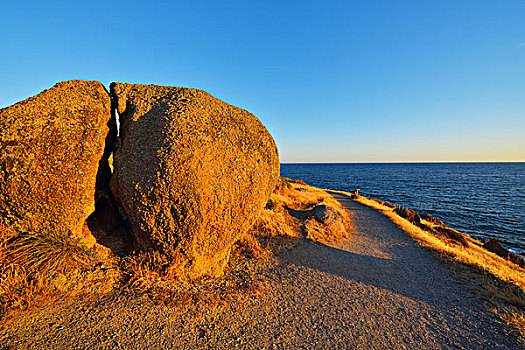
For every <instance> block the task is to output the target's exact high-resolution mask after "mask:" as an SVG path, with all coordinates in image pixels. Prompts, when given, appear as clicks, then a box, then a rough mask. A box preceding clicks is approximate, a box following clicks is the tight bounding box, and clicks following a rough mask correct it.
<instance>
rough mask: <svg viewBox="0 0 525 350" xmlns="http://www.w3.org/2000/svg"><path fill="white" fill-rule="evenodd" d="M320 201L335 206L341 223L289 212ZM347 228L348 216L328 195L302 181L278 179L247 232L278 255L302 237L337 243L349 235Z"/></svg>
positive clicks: (303, 208)
mask: <svg viewBox="0 0 525 350" xmlns="http://www.w3.org/2000/svg"><path fill="white" fill-rule="evenodd" d="M319 204H324V205H326V206H327V207H329V208H332V209H334V210H335V211H336V212H337V213H338V215H340V217H341V218H342V225H338V224H333V225H326V224H323V223H321V222H318V221H317V220H315V219H314V218H313V217H308V216H305V217H296V216H292V215H291V214H290V210H289V209H292V210H295V211H297V212H299V213H300V212H301V211H307V210H309V209H311V208H313V207H314V206H316V205H319ZM350 230H351V219H350V215H349V214H348V212H347V211H346V210H344V209H343V207H342V206H341V203H339V202H338V201H337V200H335V199H334V198H333V197H332V196H331V195H330V194H328V193H327V192H326V191H323V190H321V189H319V188H316V187H313V186H308V185H306V184H305V183H304V182H302V181H296V180H290V179H286V178H281V181H280V183H279V184H278V186H277V187H276V188H275V190H274V192H273V193H272V194H271V196H270V200H269V201H268V204H267V205H266V208H265V209H264V210H263V211H262V213H261V214H260V216H259V218H258V219H257V222H256V223H255V225H254V227H253V228H252V230H251V232H250V234H252V235H253V236H255V237H257V238H258V240H259V241H260V242H262V243H261V244H262V245H264V246H267V247H269V249H270V250H271V251H272V252H273V253H274V254H279V253H280V252H282V251H285V250H289V249H291V248H292V247H294V246H295V245H297V244H299V243H300V242H301V241H302V240H303V239H304V238H308V239H311V240H315V241H318V242H321V243H333V242H337V241H339V240H341V239H343V238H348V232H349V231H350Z"/></svg>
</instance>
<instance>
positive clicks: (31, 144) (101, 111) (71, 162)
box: [0, 80, 111, 246]
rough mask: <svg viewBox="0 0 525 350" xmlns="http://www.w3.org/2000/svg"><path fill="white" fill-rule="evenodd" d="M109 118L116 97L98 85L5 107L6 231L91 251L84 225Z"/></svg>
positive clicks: (0, 219)
mask: <svg viewBox="0 0 525 350" xmlns="http://www.w3.org/2000/svg"><path fill="white" fill-rule="evenodd" d="M110 119H111V99H110V96H109V94H108V92H107V91H106V90H105V89H104V86H103V85H102V84H101V83H99V82H96V81H81V80H73V81H65V82H61V83H58V84H56V85H55V86H54V87H53V88H51V89H48V90H45V91H43V92H41V93H40V94H38V95H36V96H34V97H31V98H28V99H27V100H25V101H22V102H19V103H17V104H15V105H13V106H10V107H7V108H3V109H0V149H1V150H2V151H1V153H0V225H5V226H8V227H10V228H11V229H13V230H15V231H17V232H37V233H43V234H45V232H49V231H55V232H59V233H64V234H67V235H69V236H72V237H75V238H81V239H82V240H83V242H84V243H85V244H86V245H88V246H92V245H93V244H94V243H95V241H94V238H93V236H92V235H91V234H90V233H89V230H87V228H86V225H85V221H86V219H87V217H88V216H89V215H90V214H91V213H92V212H93V211H94V206H95V183H96V177H97V171H98V167H99V161H100V160H101V158H102V155H103V153H104V145H105V142H104V141H105V138H106V136H107V134H108V130H109V128H108V123H109V122H110Z"/></svg>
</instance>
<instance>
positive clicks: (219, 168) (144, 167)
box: [111, 83, 279, 278]
mask: <svg viewBox="0 0 525 350" xmlns="http://www.w3.org/2000/svg"><path fill="white" fill-rule="evenodd" d="M111 94H112V96H113V98H114V100H115V101H116V103H117V109H118V114H119V118H120V136H119V141H118V142H117V145H116V149H115V154H114V166H115V173H114V175H113V178H112V180H111V189H112V191H113V194H114V195H115V197H116V199H117V200H118V201H119V202H120V204H121V205H122V207H123V209H124V211H125V213H126V215H127V218H128V220H129V224H130V227H131V230H132V234H133V235H134V238H135V240H136V243H137V244H138V245H139V246H140V247H141V248H142V249H145V250H148V249H157V250H161V251H162V252H163V253H165V254H168V255H169V256H170V257H171V259H172V261H173V262H174V263H179V266H180V267H181V270H182V271H183V274H184V275H186V276H187V277H189V278H197V277H199V276H202V275H219V274H221V273H222V270H223V268H224V266H225V264H226V263H227V261H228V259H229V254H230V249H231V246H232V244H233V242H234V241H235V240H236V239H237V238H239V237H240V235H242V234H243V233H244V232H246V231H247V230H248V228H250V227H251V226H252V224H253V223H254V221H255V220H256V218H257V216H258V215H259V213H260V211H261V210H262V208H263V207H264V205H265V204H266V202H267V201H268V198H269V196H270V193H271V192H272V190H273V188H274V186H275V183H276V181H277V180H278V178H279V158H278V153H277V148H276V145H275V142H274V140H273V139H272V137H271V135H270V134H269V133H268V131H267V130H266V128H265V127H264V126H263V125H262V124H261V122H260V121H259V120H258V119H257V118H256V117H255V116H254V115H252V114H250V113H249V112H247V111H245V110H242V109H240V108H237V107H234V106H232V105H229V104H227V103H225V102H223V101H221V100H218V99H216V98H214V97H213V96H211V95H210V94H208V93H207V92H204V91H200V90H195V89H188V88H180V87H166V86H155V85H136V84H124V83H113V84H111Z"/></svg>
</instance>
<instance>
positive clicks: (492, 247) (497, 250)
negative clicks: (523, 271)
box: [483, 239, 525, 268]
mask: <svg viewBox="0 0 525 350" xmlns="http://www.w3.org/2000/svg"><path fill="white" fill-rule="evenodd" d="M483 248H485V249H487V250H488V251H489V252H492V253H494V254H496V255H498V256H500V257H502V258H503V259H505V260H508V261H510V262H512V263H514V264H516V265H518V266H520V267H523V268H525V258H524V257H522V256H519V255H518V254H515V253H513V252H511V251H510V250H508V249H505V248H504V247H503V246H502V245H501V243H500V242H498V241H497V240H495V239H491V240H490V241H488V242H486V243H485V244H483Z"/></svg>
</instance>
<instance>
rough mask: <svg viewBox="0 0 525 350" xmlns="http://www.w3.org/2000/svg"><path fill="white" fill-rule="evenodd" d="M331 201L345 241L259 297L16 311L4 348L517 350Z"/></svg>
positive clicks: (297, 256)
mask: <svg viewBox="0 0 525 350" xmlns="http://www.w3.org/2000/svg"><path fill="white" fill-rule="evenodd" d="M335 196H336V198H337V199H338V200H340V202H342V203H343V205H344V206H345V207H346V208H347V209H348V210H349V211H350V212H351V213H352V218H353V222H354V226H355V229H354V232H353V234H352V239H351V240H349V241H345V242H342V243H340V244H338V245H337V246H334V247H330V246H326V245H322V244H318V243H311V242H307V243H305V244H302V245H300V246H299V247H297V248H295V249H293V250H291V251H289V252H287V253H284V254H281V255H280V256H279V257H278V264H277V265H276V266H272V267H268V268H267V269H266V270H264V271H263V274H264V275H265V278H266V279H267V281H268V285H267V287H266V288H264V289H263V291H262V293H261V294H260V295H259V296H257V297H254V298H251V299H249V300H247V301H245V302H243V303H239V304H238V303H233V304H229V305H226V306H222V307H216V308H212V307H210V306H203V307H202V308H201V309H200V310H199V312H198V313H197V315H196V314H195V313H194V312H191V310H189V309H187V308H178V309H173V308H167V307H164V306H155V305H153V304H152V303H151V302H149V301H147V300H143V299H137V298H130V297H119V298H117V297H114V298H105V299H103V300H94V301H79V300H76V301H72V300H70V301H65V302H61V303H56V304H54V305H49V306H47V307H45V308H42V309H39V310H35V311H33V312H31V313H25V314H23V315H20V316H18V317H17V318H16V319H15V320H14V321H13V322H12V323H11V324H9V326H8V328H6V329H4V330H2V333H0V349H2V346H4V347H6V348H8V349H10V348H15V349H25V348H30V349H236V348H238V349H521V348H525V347H524V346H523V344H515V343H512V340H511V339H510V338H508V337H507V335H506V334H507V328H506V327H507V326H506V325H504V324H501V323H499V322H498V320H497V319H496V317H495V316H494V315H492V314H490V313H489V312H488V311H487V310H485V309H484V307H483V306H482V305H481V304H480V303H479V302H478V301H477V300H476V298H475V297H474V296H473V295H472V294H470V293H469V292H468V291H467V290H466V289H465V287H463V286H462V285H460V284H459V283H458V282H457V281H456V279H455V277H454V275H453V274H452V273H451V272H450V271H449V270H448V269H447V268H446V266H444V265H442V264H440V263H439V262H438V261H437V260H435V258H434V257H432V255H431V254H430V253H429V252H427V251H426V250H425V249H423V248H421V247H419V246H418V245H417V244H416V243H415V242H414V241H413V240H411V239H410V238H409V237H408V236H407V235H406V234H405V233H404V232H403V231H402V230H400V229H399V228H397V227H396V226H395V225H394V224H393V223H392V222H390V221H389V219H388V218H386V217H385V216H383V215H382V214H380V213H379V212H378V211H376V210H374V209H370V208H367V207H364V206H363V205H361V204H359V203H356V202H354V201H352V200H351V199H349V198H348V197H346V196H342V195H335Z"/></svg>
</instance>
